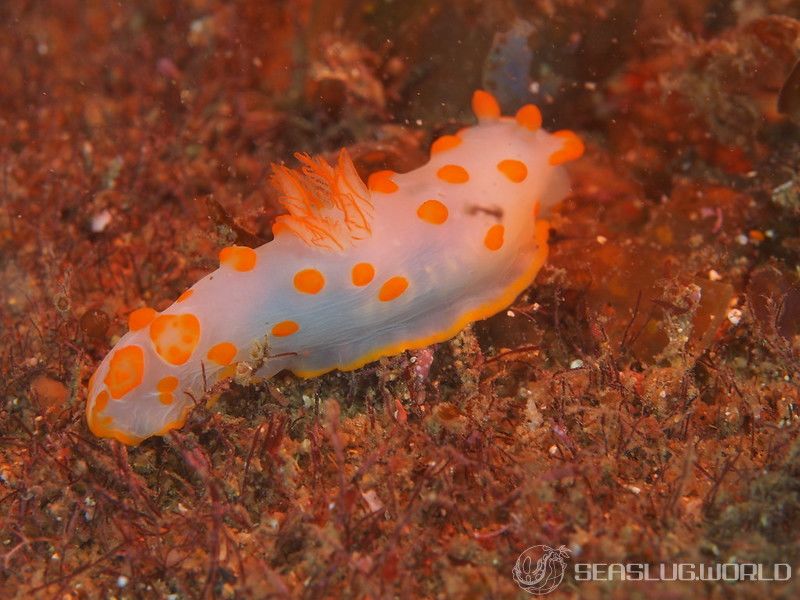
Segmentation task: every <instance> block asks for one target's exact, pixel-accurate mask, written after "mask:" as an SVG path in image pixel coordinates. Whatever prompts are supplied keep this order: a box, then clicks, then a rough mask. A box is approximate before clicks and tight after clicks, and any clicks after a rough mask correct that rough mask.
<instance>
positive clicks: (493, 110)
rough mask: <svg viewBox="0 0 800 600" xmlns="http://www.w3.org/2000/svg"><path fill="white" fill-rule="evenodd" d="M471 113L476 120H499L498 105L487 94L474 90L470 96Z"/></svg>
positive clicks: (492, 97) (493, 98)
mask: <svg viewBox="0 0 800 600" xmlns="http://www.w3.org/2000/svg"><path fill="white" fill-rule="evenodd" d="M472 112H474V113H475V116H476V117H478V119H499V118H500V105H499V104H498V103H497V100H496V99H495V97H494V96H492V95H491V94H490V93H489V92H485V91H483V90H475V93H474V94H472Z"/></svg>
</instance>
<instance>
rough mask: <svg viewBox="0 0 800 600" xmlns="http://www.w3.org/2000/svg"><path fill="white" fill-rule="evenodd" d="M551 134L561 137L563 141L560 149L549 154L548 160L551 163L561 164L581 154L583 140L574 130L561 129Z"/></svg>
mask: <svg viewBox="0 0 800 600" xmlns="http://www.w3.org/2000/svg"><path fill="white" fill-rule="evenodd" d="M553 135H554V136H555V137H557V138H561V139H562V140H563V142H564V143H563V145H562V146H561V149H560V150H556V151H555V152H553V153H552V154H551V155H550V159H549V161H548V162H549V163H550V164H551V165H553V166H556V165H563V164H564V163H565V162H569V161H571V160H575V159H578V158H580V157H581V156H583V151H584V146H583V142H582V141H581V138H579V137H578V136H577V135H576V134H575V132H574V131H569V130H567V129H564V130H561V131H556V132H555V133H554V134H553Z"/></svg>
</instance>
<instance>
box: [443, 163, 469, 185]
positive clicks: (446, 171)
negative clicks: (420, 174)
mask: <svg viewBox="0 0 800 600" xmlns="http://www.w3.org/2000/svg"><path fill="white" fill-rule="evenodd" d="M436 175H437V177H439V179H441V180H442V181H446V182H447V183H466V182H467V181H469V173H467V170H466V169H465V168H464V167H459V166H458V165H445V166H443V167H442V168H440V169H439V170H438V171H436Z"/></svg>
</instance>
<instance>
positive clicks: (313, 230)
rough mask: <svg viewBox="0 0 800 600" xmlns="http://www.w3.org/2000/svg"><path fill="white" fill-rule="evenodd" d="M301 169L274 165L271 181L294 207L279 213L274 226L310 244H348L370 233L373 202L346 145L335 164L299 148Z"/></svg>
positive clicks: (327, 246)
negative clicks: (301, 151) (300, 151)
mask: <svg viewBox="0 0 800 600" xmlns="http://www.w3.org/2000/svg"><path fill="white" fill-rule="evenodd" d="M295 157H296V158H297V160H299V161H300V163H301V167H300V168H299V169H290V168H288V167H286V166H284V165H275V164H273V165H272V171H273V173H272V179H271V182H272V185H273V186H274V187H275V188H276V189H277V190H278V191H279V192H280V198H279V201H280V203H281V205H283V207H284V208H285V209H286V211H287V212H288V213H289V214H287V215H280V216H279V217H278V218H277V219H275V224H274V225H273V226H272V232H273V233H274V234H275V235H276V236H277V235H278V234H279V233H281V232H282V231H287V232H291V233H293V234H294V235H296V236H297V237H299V238H300V239H301V240H303V241H304V242H305V243H307V244H308V245H309V246H316V247H318V248H323V249H325V250H344V249H345V248H347V247H349V246H351V245H352V244H353V242H355V241H357V240H362V239H365V238H368V237H369V236H370V233H371V227H370V225H371V222H372V202H371V201H370V193H369V190H368V189H367V186H366V185H364V182H363V181H362V180H361V178H360V177H359V176H358V173H357V172H356V169H355V166H354V165H353V161H352V160H351V159H350V155H349V154H348V152H347V150H345V149H344V148H343V149H342V150H341V151H340V152H339V159H338V161H337V162H336V166H335V167H334V166H331V165H329V164H328V163H327V162H326V161H325V160H324V159H322V158H312V157H310V156H309V155H308V154H302V153H299V152H298V153H297V154H295Z"/></svg>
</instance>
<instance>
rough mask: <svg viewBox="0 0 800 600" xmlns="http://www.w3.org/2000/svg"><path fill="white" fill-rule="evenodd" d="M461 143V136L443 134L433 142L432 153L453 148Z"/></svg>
mask: <svg viewBox="0 0 800 600" xmlns="http://www.w3.org/2000/svg"><path fill="white" fill-rule="evenodd" d="M459 145H461V138H460V137H458V136H457V135H443V136H442V137H440V138H438V139H437V140H436V141H434V142H433V144H431V154H437V153H438V152H444V151H445V150H451V149H453V148H455V147H456V146H459Z"/></svg>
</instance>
